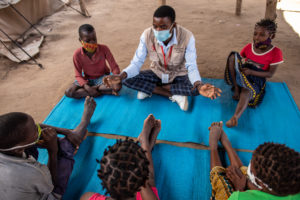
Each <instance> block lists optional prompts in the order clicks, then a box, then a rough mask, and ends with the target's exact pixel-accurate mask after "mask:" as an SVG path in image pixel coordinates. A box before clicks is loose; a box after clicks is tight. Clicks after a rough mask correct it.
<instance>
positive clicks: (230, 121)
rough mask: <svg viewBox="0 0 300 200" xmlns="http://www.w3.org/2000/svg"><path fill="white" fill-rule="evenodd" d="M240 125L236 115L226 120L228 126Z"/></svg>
mask: <svg viewBox="0 0 300 200" xmlns="http://www.w3.org/2000/svg"><path fill="white" fill-rule="evenodd" d="M237 125H238V119H237V118H236V117H235V116H232V118H231V119H230V120H228V121H227V122H226V126H227V127H228V128H231V127H234V126H237Z"/></svg>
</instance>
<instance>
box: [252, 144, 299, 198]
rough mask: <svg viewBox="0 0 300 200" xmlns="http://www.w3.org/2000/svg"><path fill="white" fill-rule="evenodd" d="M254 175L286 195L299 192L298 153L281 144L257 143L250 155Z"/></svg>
mask: <svg viewBox="0 0 300 200" xmlns="http://www.w3.org/2000/svg"><path fill="white" fill-rule="evenodd" d="M252 165H253V167H254V169H255V172H256V177H257V178H259V179H261V180H262V181H263V182H264V183H266V184H267V185H268V186H269V187H270V188H272V189H273V191H274V192H275V193H276V194H278V195H280V196H286V195H290V194H296V193H299V192H300V153H299V152H296V151H294V150H293V149H290V148H288V147H286V146H285V145H283V144H274V143H270V142H269V143H264V144H262V145H259V146H258V147H257V148H256V149H255V151H254V153H253V157H252Z"/></svg>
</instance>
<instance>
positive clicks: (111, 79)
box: [103, 75, 122, 90]
mask: <svg viewBox="0 0 300 200" xmlns="http://www.w3.org/2000/svg"><path fill="white" fill-rule="evenodd" d="M103 84H104V85H105V86H106V87H108V88H112V89H113V90H120V88H121V87H122V78H121V77H120V76H118V75H109V76H105V77H104V78H103Z"/></svg>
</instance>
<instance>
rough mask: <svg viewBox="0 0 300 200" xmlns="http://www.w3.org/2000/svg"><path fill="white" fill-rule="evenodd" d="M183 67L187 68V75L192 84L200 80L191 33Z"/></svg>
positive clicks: (193, 39)
mask: <svg viewBox="0 0 300 200" xmlns="http://www.w3.org/2000/svg"><path fill="white" fill-rule="evenodd" d="M185 67H186V68H187V70H188V77H189V80H190V81H191V83H192V84H194V83H195V82H196V81H201V77H200V73H199V71H198V66H197V53H196V47H195V38H194V36H193V35H192V36H191V38H190V41H189V43H188V45H187V48H186V50H185Z"/></svg>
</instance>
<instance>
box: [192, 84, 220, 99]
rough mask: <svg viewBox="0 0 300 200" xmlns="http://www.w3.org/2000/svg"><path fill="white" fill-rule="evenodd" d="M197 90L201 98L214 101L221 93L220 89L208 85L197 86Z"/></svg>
mask: <svg viewBox="0 0 300 200" xmlns="http://www.w3.org/2000/svg"><path fill="white" fill-rule="evenodd" d="M197 90H198V91H199V93H200V94H201V95H202V96H204V97H208V98H210V99H216V98H217V97H219V96H221V93H222V90H221V89H219V88H217V87H215V86H213V85H211V84H209V83H206V84H201V85H198V86H197Z"/></svg>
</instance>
